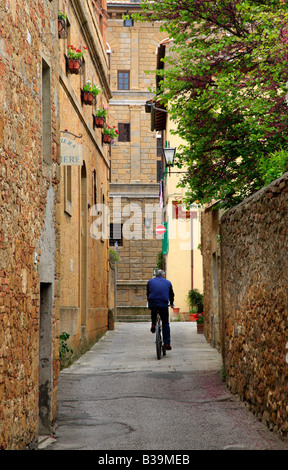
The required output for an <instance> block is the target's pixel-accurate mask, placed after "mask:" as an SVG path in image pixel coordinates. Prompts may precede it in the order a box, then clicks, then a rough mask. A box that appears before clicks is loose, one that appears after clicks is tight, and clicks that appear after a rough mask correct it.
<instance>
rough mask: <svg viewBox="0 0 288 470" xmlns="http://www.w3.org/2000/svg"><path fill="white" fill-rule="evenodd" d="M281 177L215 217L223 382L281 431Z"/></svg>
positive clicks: (285, 368)
mask: <svg viewBox="0 0 288 470" xmlns="http://www.w3.org/2000/svg"><path fill="white" fill-rule="evenodd" d="M287 227H288V173H286V174H285V175H284V176H283V177H282V178H280V179H278V180H276V181H274V182H273V183H272V184H270V185H269V186H267V187H265V188H263V189H262V190H261V191H259V192H258V193H257V194H255V195H254V196H253V197H251V198H249V199H247V200H245V201H244V202H243V203H241V204H240V205H238V206H236V207H235V208H233V209H231V210H229V211H228V212H226V213H225V214H224V216H223V217H222V219H221V227H220V234H221V265H222V268H221V269H222V279H221V282H222V289H223V292H222V316H223V321H224V327H225V330H224V331H223V337H224V341H223V344H222V350H223V357H224V364H225V369H226V374H227V380H228V385H229V387H230V388H231V390H232V392H235V393H237V394H238V395H239V396H240V397H241V398H242V399H243V400H245V401H246V402H248V403H249V404H250V406H251V409H252V410H253V412H254V413H255V414H256V415H257V416H258V417H259V418H260V419H262V420H264V421H265V422H267V424H268V425H269V427H270V428H271V429H274V430H276V431H278V432H279V433H281V434H283V435H287V431H288V393H287V392H288V381H287V378H288V364H287V358H286V354H287V346H288V343H287V342H288V332H287V319H288V289H287V285H288V243H287V241H288V238H287V235H288V234H287Z"/></svg>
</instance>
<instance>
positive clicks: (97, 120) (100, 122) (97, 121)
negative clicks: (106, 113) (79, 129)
mask: <svg viewBox="0 0 288 470" xmlns="http://www.w3.org/2000/svg"><path fill="white" fill-rule="evenodd" d="M93 118H94V127H99V128H101V129H103V127H104V124H105V119H104V117H99V116H93Z"/></svg>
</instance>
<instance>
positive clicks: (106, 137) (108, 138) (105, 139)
mask: <svg viewBox="0 0 288 470" xmlns="http://www.w3.org/2000/svg"><path fill="white" fill-rule="evenodd" d="M111 140H112V137H111V135H109V134H103V142H104V144H110V142H111Z"/></svg>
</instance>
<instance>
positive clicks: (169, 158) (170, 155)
mask: <svg viewBox="0 0 288 470" xmlns="http://www.w3.org/2000/svg"><path fill="white" fill-rule="evenodd" d="M162 150H163V154H164V158H165V162H166V165H167V166H169V167H170V166H173V161H174V157H175V153H176V148H169V147H165V148H163V149H162Z"/></svg>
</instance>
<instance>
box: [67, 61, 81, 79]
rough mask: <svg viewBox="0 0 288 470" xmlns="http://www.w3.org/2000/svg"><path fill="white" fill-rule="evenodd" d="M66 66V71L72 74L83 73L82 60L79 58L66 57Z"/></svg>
mask: <svg viewBox="0 0 288 470" xmlns="http://www.w3.org/2000/svg"><path fill="white" fill-rule="evenodd" d="M66 68H67V72H69V73H71V74H72V75H78V74H81V73H83V70H82V62H81V60H80V59H70V58H68V57H67V58H66Z"/></svg>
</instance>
